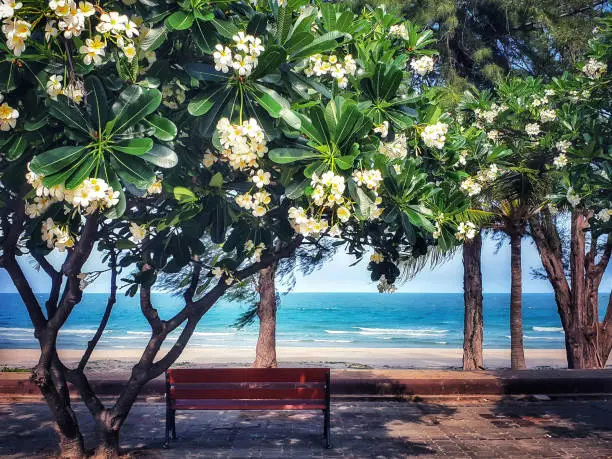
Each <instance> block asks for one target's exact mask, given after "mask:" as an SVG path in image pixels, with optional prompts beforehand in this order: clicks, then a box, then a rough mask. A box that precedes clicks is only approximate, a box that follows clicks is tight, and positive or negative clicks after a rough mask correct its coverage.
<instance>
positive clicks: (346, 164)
mask: <svg viewBox="0 0 612 459" xmlns="http://www.w3.org/2000/svg"><path fill="white" fill-rule="evenodd" d="M354 161H355V157H354V156H352V155H346V156H340V157H339V158H336V159H335V162H336V165H337V166H338V167H339V168H340V169H342V170H343V171H346V170H348V169H350V168H351V167H353V162H354Z"/></svg>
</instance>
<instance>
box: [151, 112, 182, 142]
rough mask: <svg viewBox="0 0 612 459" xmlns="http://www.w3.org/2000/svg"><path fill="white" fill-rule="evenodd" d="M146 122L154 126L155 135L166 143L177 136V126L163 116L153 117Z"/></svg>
mask: <svg viewBox="0 0 612 459" xmlns="http://www.w3.org/2000/svg"><path fill="white" fill-rule="evenodd" d="M146 121H147V122H148V123H149V124H150V125H151V126H153V128H154V129H155V132H154V133H153V135H154V136H155V137H156V138H158V139H159V140H162V141H164V142H169V141H170V140H172V139H174V138H175V137H176V134H177V132H178V131H177V128H176V125H175V124H174V123H173V122H172V121H170V120H169V119H168V118H164V117H163V116H157V115H151V116H149V117H148V118H147V119H146Z"/></svg>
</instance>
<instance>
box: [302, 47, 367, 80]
mask: <svg viewBox="0 0 612 459" xmlns="http://www.w3.org/2000/svg"><path fill="white" fill-rule="evenodd" d="M356 73H357V63H356V62H355V59H353V56H352V55H351V54H347V55H346V56H344V59H342V60H341V59H340V58H339V57H338V56H336V55H335V54H331V55H330V56H323V55H322V54H315V55H313V56H310V58H309V60H308V64H307V66H306V68H305V69H304V74H305V75H306V76H309V77H310V76H313V75H315V76H319V77H320V76H325V75H329V76H331V77H332V78H334V79H335V80H336V82H337V83H338V87H340V88H343V89H344V88H346V87H347V86H348V77H347V75H350V76H355V74H356Z"/></svg>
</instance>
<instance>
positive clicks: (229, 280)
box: [212, 266, 234, 285]
mask: <svg viewBox="0 0 612 459" xmlns="http://www.w3.org/2000/svg"><path fill="white" fill-rule="evenodd" d="M212 275H213V276H214V277H215V279H221V278H222V277H223V276H226V279H225V281H224V282H225V285H232V284H233V283H234V278H233V277H232V274H231V273H230V272H229V271H228V270H227V269H223V268H221V267H220V266H215V268H214V269H213V270H212Z"/></svg>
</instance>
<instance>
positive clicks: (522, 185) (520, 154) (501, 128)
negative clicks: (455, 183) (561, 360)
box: [462, 41, 610, 367]
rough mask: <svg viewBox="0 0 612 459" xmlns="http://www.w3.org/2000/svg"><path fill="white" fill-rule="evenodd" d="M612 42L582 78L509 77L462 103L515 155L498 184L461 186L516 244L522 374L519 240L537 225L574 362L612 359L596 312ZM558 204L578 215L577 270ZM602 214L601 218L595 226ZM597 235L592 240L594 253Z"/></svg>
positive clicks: (603, 249) (517, 346)
mask: <svg viewBox="0 0 612 459" xmlns="http://www.w3.org/2000/svg"><path fill="white" fill-rule="evenodd" d="M604 43H605V41H603V43H602V41H596V42H594V43H593V45H592V46H593V48H594V49H595V50H597V51H598V53H599V54H598V55H597V57H593V58H590V59H589V60H588V61H587V62H585V63H584V64H583V65H581V69H580V71H579V72H577V73H576V74H575V75H569V74H565V75H563V77H560V78H555V79H553V80H552V82H551V83H549V84H544V83H543V82H542V81H540V80H535V79H530V78H527V79H509V80H507V81H506V82H502V83H500V84H499V85H498V86H497V87H496V90H495V92H494V94H493V95H492V96H491V95H490V94H489V93H486V92H484V93H480V94H479V95H478V96H477V97H474V96H473V95H472V94H467V95H466V97H465V99H464V102H463V105H462V108H464V109H466V114H467V116H468V118H467V119H468V120H469V122H472V123H473V124H474V126H475V127H478V128H480V129H483V130H484V131H485V132H486V134H487V136H488V137H489V138H490V139H491V141H492V142H494V143H496V144H498V145H499V146H501V147H503V148H504V149H507V150H508V151H511V152H512V154H511V155H504V156H505V159H504V162H503V163H502V162H500V163H499V171H500V172H501V173H500V174H499V176H498V177H497V178H496V179H495V180H493V181H486V180H485V181H483V180H482V179H481V178H479V175H478V174H477V175H475V176H474V177H471V178H469V179H467V180H466V181H465V182H464V184H463V185H462V186H463V188H464V189H466V190H467V191H468V193H469V194H470V195H473V196H482V198H483V199H484V201H483V202H484V203H485V204H486V208H487V210H490V211H491V212H492V221H493V222H494V224H495V225H496V226H497V227H498V228H499V229H502V230H503V231H504V232H506V233H507V234H509V236H510V238H511V242H512V241H514V244H513V252H512V253H513V256H512V259H513V268H512V272H513V277H512V285H513V287H514V288H513V289H512V294H511V297H512V298H511V310H513V311H514V312H513V314H512V327H511V330H513V331H512V333H511V334H512V336H513V340H512V341H513V346H512V347H513V350H515V352H514V358H513V362H514V363H513V366H521V364H522V363H523V364H524V357H523V359H521V354H522V351H521V348H522V330H521V328H522V327H521V326H520V324H521V320H520V319H521V313H520V309H519V308H518V307H513V305H518V304H520V302H519V301H516V300H517V298H520V288H519V287H518V286H520V269H519V263H518V261H517V260H520V258H519V256H518V255H519V254H520V252H519V248H520V237H521V235H522V234H525V233H526V232H527V230H528V225H529V228H530V229H531V234H532V236H533V237H534V239H535V241H536V245H537V246H538V250H539V251H540V254H541V255H542V262H543V265H544V267H545V270H546V272H547V276H548V278H549V280H550V281H551V283H552V284H553V288H554V290H555V296H556V300H557V304H558V307H559V312H560V315H561V321H562V323H563V325H564V330H565V332H566V347H567V352H568V364H569V365H570V367H601V366H603V365H605V360H606V359H607V355H608V354H609V352H610V351H609V349H610V348H609V347H607V346H609V344H608V338H607V336H608V335H607V334H606V332H605V330H606V328H607V327H608V322H609V321H605V320H604V322H603V323H600V322H599V318H598V310H597V291H598V288H599V284H600V282H601V278H602V276H603V273H604V271H605V267H606V266H607V263H608V260H609V253H610V248H609V247H608V246H609V244H604V245H603V246H601V245H599V244H598V242H597V241H598V239H599V238H600V237H602V236H606V235H607V234H608V233H609V228H607V226H606V225H607V223H606V222H607V221H608V219H607V216H608V207H609V202H610V198H609V195H610V187H609V183H608V182H609V180H608V178H607V177H608V175H607V174H608V171H607V169H608V168H609V165H610V157H609V152H608V151H607V150H608V146H607V142H608V139H609V132H608V131H609V113H608V111H607V107H608V106H609V81H607V79H606V77H605V73H606V65H605V64H604V63H603V62H602V61H601V59H602V57H604V56H605V52H606V50H607V47H606V46H605V45H604ZM570 157H571V158H572V159H573V162H571V161H570V159H569V158H570ZM576 190H579V191H576ZM581 195H582V196H581ZM553 203H556V204H559V205H560V208H561V209H569V210H571V214H572V217H571V219H572V224H571V227H572V228H571V233H572V240H571V247H572V248H571V253H572V255H571V257H570V263H569V270H568V272H566V271H565V270H564V261H563V260H564V254H563V253H564V249H563V245H564V244H563V242H562V240H561V238H560V236H559V233H558V229H557V224H556V222H555V220H556V219H555V217H554V215H555V214H556V213H557V208H556V207H555V206H554V205H552V204H553ZM551 209H552V210H551ZM594 215H597V218H595V219H593V218H592V217H593V216H594ZM589 221H592V226H591V227H589V223H588V222H589ZM588 230H591V232H592V241H591V244H589V247H588V249H586V247H587V244H586V243H585V237H586V232H587V231H588ZM585 250H586V253H585ZM515 254H516V255H515ZM568 279H569V281H568ZM570 284H571V285H572V287H570ZM574 287H575V288H574ZM515 290H516V291H515ZM573 291H575V293H572V292H573ZM587 323H588V325H587ZM572 327H573V328H572ZM606 349H607V351H606ZM603 354H605V356H604V355H603ZM602 361H603V363H601V362H602ZM587 362H588V363H587Z"/></svg>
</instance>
